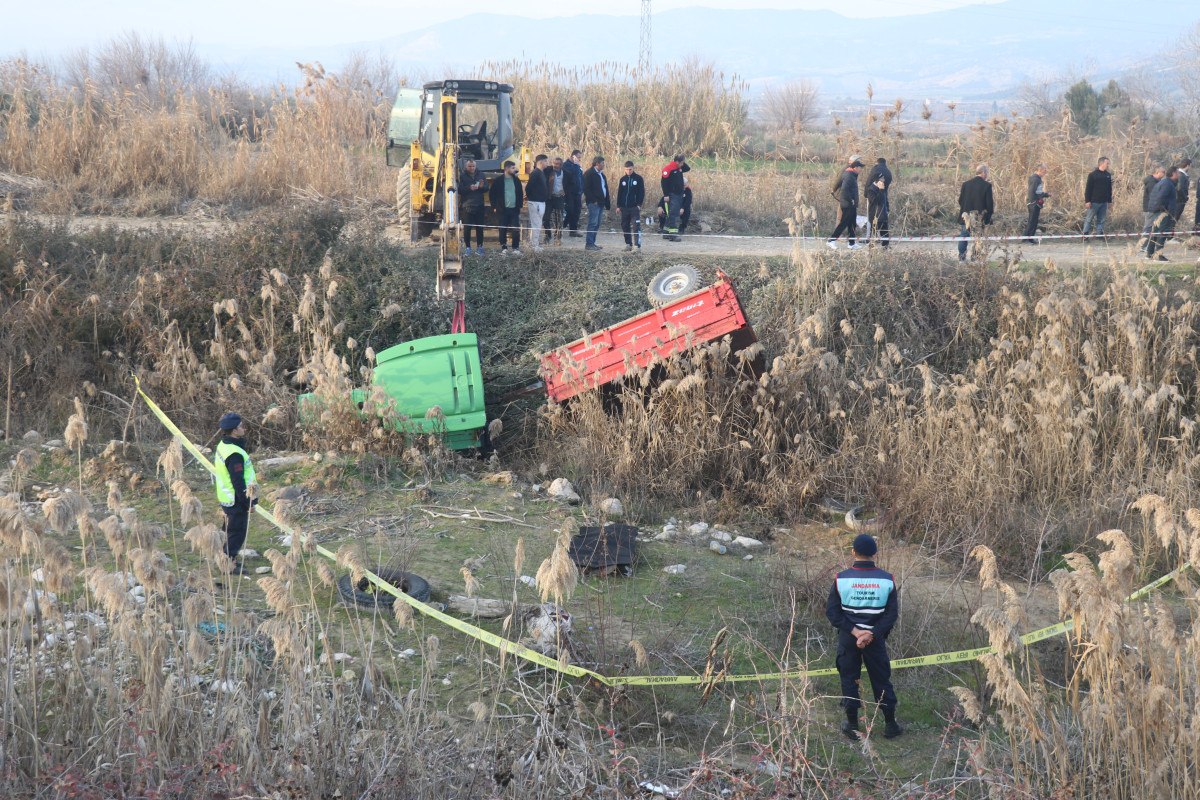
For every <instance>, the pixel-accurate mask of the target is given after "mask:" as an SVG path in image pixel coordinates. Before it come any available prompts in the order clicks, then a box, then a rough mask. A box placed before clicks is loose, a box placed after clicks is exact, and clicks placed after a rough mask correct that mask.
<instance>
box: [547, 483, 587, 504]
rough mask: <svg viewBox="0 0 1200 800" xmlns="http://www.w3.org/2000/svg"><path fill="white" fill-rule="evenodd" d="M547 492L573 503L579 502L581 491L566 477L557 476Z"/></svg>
mask: <svg viewBox="0 0 1200 800" xmlns="http://www.w3.org/2000/svg"><path fill="white" fill-rule="evenodd" d="M546 494H547V495H549V496H550V497H554V498H557V499H559V500H565V501H566V502H568V503H570V504H571V505H576V504H578V503H579V493H578V492H576V491H575V487H574V486H572V485H571V482H570V481H569V480H567V479H566V478H555V479H554V481H553V483H551V484H550V488H549V489H547V490H546Z"/></svg>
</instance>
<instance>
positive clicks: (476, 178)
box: [458, 159, 487, 256]
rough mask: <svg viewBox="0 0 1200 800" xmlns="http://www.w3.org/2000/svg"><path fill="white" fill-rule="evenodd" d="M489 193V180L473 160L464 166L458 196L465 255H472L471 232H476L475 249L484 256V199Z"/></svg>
mask: <svg viewBox="0 0 1200 800" xmlns="http://www.w3.org/2000/svg"><path fill="white" fill-rule="evenodd" d="M486 192H487V179H486V178H484V177H483V175H482V174H481V173H480V172H479V171H478V168H477V167H476V166H475V162H474V161H473V160H470V159H468V160H467V163H466V164H464V165H463V172H462V175H460V176H459V177H458V196H459V197H461V198H462V208H463V243H464V244H465V245H466V246H467V249H466V250H464V251H463V255H465V256H469V255H471V231H474V232H475V249H476V250H478V251H479V255H483V199H484V194H485V193H486Z"/></svg>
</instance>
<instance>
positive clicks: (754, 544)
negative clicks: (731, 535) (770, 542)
mask: <svg viewBox="0 0 1200 800" xmlns="http://www.w3.org/2000/svg"><path fill="white" fill-rule="evenodd" d="M733 543H734V544H736V545H737V546H738V547H744V548H745V549H747V550H755V549H757V548H759V547H762V546H763V543H762V542H760V541H759V540H758V539H755V538H753V537H750V536H739V537H737V538H736V539H734V540H733Z"/></svg>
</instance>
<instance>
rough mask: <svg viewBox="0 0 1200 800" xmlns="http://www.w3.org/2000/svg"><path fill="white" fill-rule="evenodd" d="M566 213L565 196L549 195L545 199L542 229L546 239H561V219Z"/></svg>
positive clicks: (548, 240) (556, 240)
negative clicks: (546, 199) (548, 197)
mask: <svg viewBox="0 0 1200 800" xmlns="http://www.w3.org/2000/svg"><path fill="white" fill-rule="evenodd" d="M566 213H567V198H566V195H563V196H562V197H556V196H554V195H551V196H550V199H549V200H548V201H546V216H544V217H542V229H543V230H544V231H545V232H546V241H547V242H550V241H555V242H558V241H561V240H562V229H563V219H564V217H565V216H566Z"/></svg>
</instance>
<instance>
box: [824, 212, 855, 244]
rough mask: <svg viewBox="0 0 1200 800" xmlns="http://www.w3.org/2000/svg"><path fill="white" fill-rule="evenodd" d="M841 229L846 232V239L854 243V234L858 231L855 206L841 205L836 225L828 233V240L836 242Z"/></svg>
mask: <svg viewBox="0 0 1200 800" xmlns="http://www.w3.org/2000/svg"><path fill="white" fill-rule="evenodd" d="M843 231H845V233H846V241H847V242H849V243H850V244H854V235H855V234H856V233H857V232H858V209H857V208H856V207H855V206H842V207H841V216H840V217H839V218H838V224H837V227H836V228H834V229H833V233H831V234H830V235H829V241H831V242H836V241H837V240H838V237H839V236H841V235H842V232H843Z"/></svg>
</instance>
